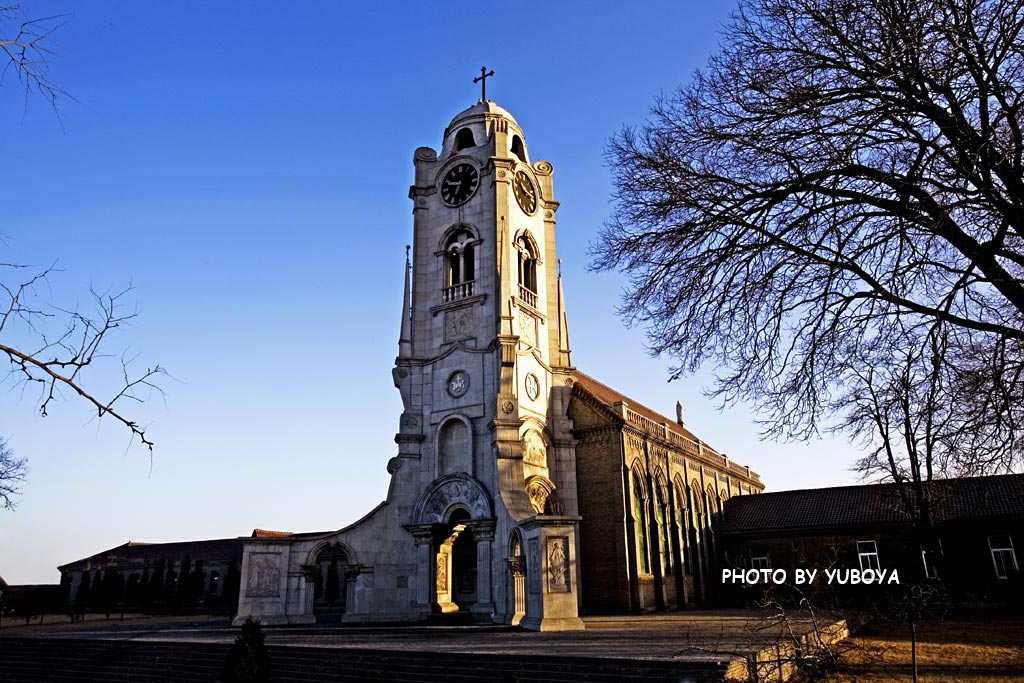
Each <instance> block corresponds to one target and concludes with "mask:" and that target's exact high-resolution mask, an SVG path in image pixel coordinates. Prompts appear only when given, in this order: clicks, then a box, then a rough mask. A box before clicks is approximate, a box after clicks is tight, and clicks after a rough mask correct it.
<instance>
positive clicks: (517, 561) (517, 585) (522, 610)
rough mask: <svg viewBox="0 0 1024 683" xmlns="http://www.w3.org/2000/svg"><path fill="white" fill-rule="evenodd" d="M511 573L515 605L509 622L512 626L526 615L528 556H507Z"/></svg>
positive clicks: (506, 559)
mask: <svg viewBox="0 0 1024 683" xmlns="http://www.w3.org/2000/svg"><path fill="white" fill-rule="evenodd" d="M505 562H507V563H508V570H509V573H511V574H512V595H513V596H514V598H513V599H514V601H515V602H514V605H513V608H512V616H511V619H510V621H509V622H508V623H509V624H510V625H512V626H518V625H519V622H520V621H522V619H523V617H524V616H526V556H525V555H513V556H512V557H506V558H505Z"/></svg>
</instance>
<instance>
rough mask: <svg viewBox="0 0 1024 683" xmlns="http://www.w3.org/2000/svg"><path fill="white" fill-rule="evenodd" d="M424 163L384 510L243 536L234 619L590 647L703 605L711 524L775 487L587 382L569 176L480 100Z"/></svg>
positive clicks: (424, 153) (418, 167) (416, 159)
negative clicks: (593, 635) (325, 618)
mask: <svg viewBox="0 0 1024 683" xmlns="http://www.w3.org/2000/svg"><path fill="white" fill-rule="evenodd" d="M413 163H414V166H415V181H414V183H413V185H412V187H411V188H410V190H409V197H410V199H411V200H412V202H413V244H412V254H411V259H409V258H407V264H406V273H405V290H404V292H405V293H404V301H403V302H402V309H401V327H400V329H401V332H400V335H399V342H398V357H397V359H396V361H395V367H394V369H393V370H392V376H393V379H394V383H395V386H396V387H397V388H398V390H399V392H400V393H401V396H402V403H403V407H404V409H403V412H402V414H401V415H400V416H399V417H398V433H397V434H396V436H395V441H396V443H397V446H398V448H397V454H396V455H395V456H394V457H392V458H391V459H390V460H389V461H387V463H386V465H387V469H388V472H389V473H390V474H391V484H390V487H389V489H388V492H387V498H386V499H385V500H384V501H383V502H382V503H380V505H378V506H377V507H376V508H374V509H373V510H371V511H370V512H369V513H368V514H367V515H366V516H365V517H363V518H362V519H360V520H359V521H357V522H355V523H354V524H351V525H350V526H347V527H345V528H343V529H340V530H337V531H330V532H324V533H303V534H261V535H254V537H252V538H245V539H242V541H243V544H244V549H243V555H242V562H241V577H240V582H241V588H240V595H239V607H238V614H237V617H236V623H241V622H242V621H244V620H245V619H246V618H247V617H250V616H251V617H256V618H259V619H260V620H261V621H262V622H263V623H264V624H280V623H311V622H314V621H316V620H317V618H318V617H319V616H321V615H326V614H327V613H329V612H331V611H333V612H335V613H340V618H341V620H342V621H346V622H370V621H415V620H422V619H426V618H428V617H430V616H431V615H437V614H441V615H443V614H464V615H467V618H468V617H472V619H473V620H474V621H477V622H484V623H506V624H519V625H521V626H523V627H525V628H529V629H535V630H542V631H545V630H573V629H581V628H583V622H582V621H581V619H580V616H581V615H582V614H595V613H622V612H634V613H636V612H644V611H649V610H654V609H677V608H684V607H686V606H687V605H695V604H703V603H705V602H706V600H707V593H708V590H709V587H710V577H709V573H710V569H711V563H712V562H713V558H714V557H715V548H714V543H715V539H714V536H713V533H712V531H711V528H712V525H713V523H714V522H716V520H717V515H719V514H720V511H721V509H722V504H723V501H724V500H726V499H728V498H729V497H731V496H734V495H740V494H750V493H759V492H760V491H761V490H762V489H763V488H764V487H763V484H762V483H761V481H760V478H759V477H758V475H757V474H756V473H754V472H751V471H750V469H749V468H748V467H744V466H741V465H738V464H736V463H734V462H732V461H731V460H730V459H729V458H728V457H726V456H724V455H722V454H720V453H718V452H717V451H715V450H714V449H713V448H711V447H710V446H708V445H707V444H705V443H703V442H702V441H701V440H700V439H698V438H697V437H696V436H695V435H694V434H692V433H691V432H690V431H689V430H688V429H687V428H686V426H685V425H684V424H683V420H682V416H681V414H679V415H677V418H676V419H675V420H669V419H668V418H665V417H663V416H662V415H660V414H658V413H657V412H655V411H652V410H650V409H649V408H646V407H644V406H643V405H641V404H639V403H637V402H635V401H633V400H631V399H629V398H628V397H625V396H623V395H621V394H619V393H618V392H616V391H614V390H613V389H611V388H609V387H607V386H605V385H603V384H601V383H600V382H599V381H597V380H595V379H593V378H591V377H589V376H587V375H585V374H583V373H582V372H579V371H578V370H577V369H576V368H575V367H573V365H572V360H571V353H570V347H569V332H568V327H567V316H566V302H565V297H564V295H563V291H562V282H561V278H560V274H559V272H558V268H557V258H556V252H555V213H556V212H557V210H558V202H557V201H555V198H554V192H553V168H552V165H551V164H550V163H548V162H546V161H540V160H535V159H534V158H533V157H532V156H531V154H530V149H529V147H528V145H527V143H526V136H525V135H524V133H523V130H522V129H521V128H520V127H519V124H518V123H517V122H516V120H515V119H514V118H513V117H512V116H511V114H509V113H508V112H507V111H505V110H504V109H502V108H501V107H499V106H497V105H496V104H494V102H492V101H490V100H483V99H481V100H480V101H479V102H477V104H476V105H475V106H473V107H470V108H469V109H467V110H465V111H463V112H462V113H460V114H458V115H457V116H456V117H455V118H454V119H453V120H452V121H451V123H450V124H449V125H448V127H447V128H446V129H445V131H444V136H443V141H442V143H441V148H440V151H435V150H434V149H431V148H428V147H420V148H419V149H417V150H416V151H415V154H414V155H413ZM396 303H397V302H396ZM384 464H385V463H383V462H381V466H384ZM328 595H330V596H332V599H330V600H328V599H325V596H328Z"/></svg>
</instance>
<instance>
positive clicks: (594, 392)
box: [573, 370, 698, 441]
mask: <svg viewBox="0 0 1024 683" xmlns="http://www.w3.org/2000/svg"><path fill="white" fill-rule="evenodd" d="M573 379H575V380H576V386H578V387H579V388H581V389H583V390H584V391H586V392H587V393H588V394H590V395H591V396H593V397H594V398H596V399H597V400H598V401H600V402H601V403H603V404H605V405H606V406H608V408H609V409H614V408H613V406H614V404H616V403H618V402H620V401H622V402H623V403H625V404H626V406H627V407H628V408H629V409H630V410H632V411H633V412H634V413H640V414H641V415H643V416H644V417H646V418H647V419H648V420H652V421H654V422H657V423H658V424H661V423H662V422H667V423H668V426H669V429H671V430H672V431H673V432H676V433H677V434H681V435H683V436H685V437H686V438H687V439H691V440H693V441H697V440H698V439H697V437H696V436H694V435H693V432H691V431H690V430H688V429H687V428H686V427H683V426H682V425H680V424H679V423H677V422H676V421H675V420H674V419H671V418H668V417H665V416H664V415H662V414H661V413H659V412H657V411H656V410H651V409H650V408H648V407H647V406H645V405H643V404H642V403H639V402H638V401H634V400H633V399H631V398H630V397H629V396H626V395H625V394H620V393H619V392H617V391H615V390H614V389H612V388H611V387H610V386H608V385H607V384H602V383H601V382H598V381H597V380H596V379H594V378H593V377H591V376H590V375H586V374H584V373H582V372H580V371H579V370H576V371H575V372H574V373H573Z"/></svg>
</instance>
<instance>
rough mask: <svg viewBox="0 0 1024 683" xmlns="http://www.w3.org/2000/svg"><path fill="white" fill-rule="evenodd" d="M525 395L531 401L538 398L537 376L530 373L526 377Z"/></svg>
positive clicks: (538, 383) (538, 385)
mask: <svg viewBox="0 0 1024 683" xmlns="http://www.w3.org/2000/svg"><path fill="white" fill-rule="evenodd" d="M526 395H527V396H529V397H530V400H531V401H536V400H537V397H538V396H540V382H539V381H538V380H537V375H535V374H533V373H532V372H530V373H527V375H526Z"/></svg>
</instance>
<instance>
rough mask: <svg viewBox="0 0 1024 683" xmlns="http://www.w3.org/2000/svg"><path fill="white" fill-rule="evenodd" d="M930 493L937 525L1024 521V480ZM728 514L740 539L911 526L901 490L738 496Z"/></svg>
mask: <svg viewBox="0 0 1024 683" xmlns="http://www.w3.org/2000/svg"><path fill="white" fill-rule="evenodd" d="M928 488H929V497H930V499H931V502H932V510H933V518H934V520H935V521H936V522H948V521H953V520H963V519H981V518H991V517H1005V516H1019V517H1024V474H1004V475H993V476H988V477H964V478H960V479H941V480H936V481H933V482H931V483H930V484H928ZM724 513H725V514H724V516H723V517H724V518H723V520H722V526H721V530H722V531H725V532H734V533H741V532H747V531H767V530H786V529H813V528H818V527H836V526H855V525H862V524H891V523H901V522H905V521H907V517H906V514H905V512H904V510H903V503H902V500H901V498H900V495H899V490H898V489H897V487H896V485H895V484H865V485H861V486H838V487H835V488H823V489H802V490H796V491H776V492H774V493H761V494H757V495H750V496H734V497H733V498H730V499H729V500H728V501H726V503H725V510H724Z"/></svg>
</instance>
